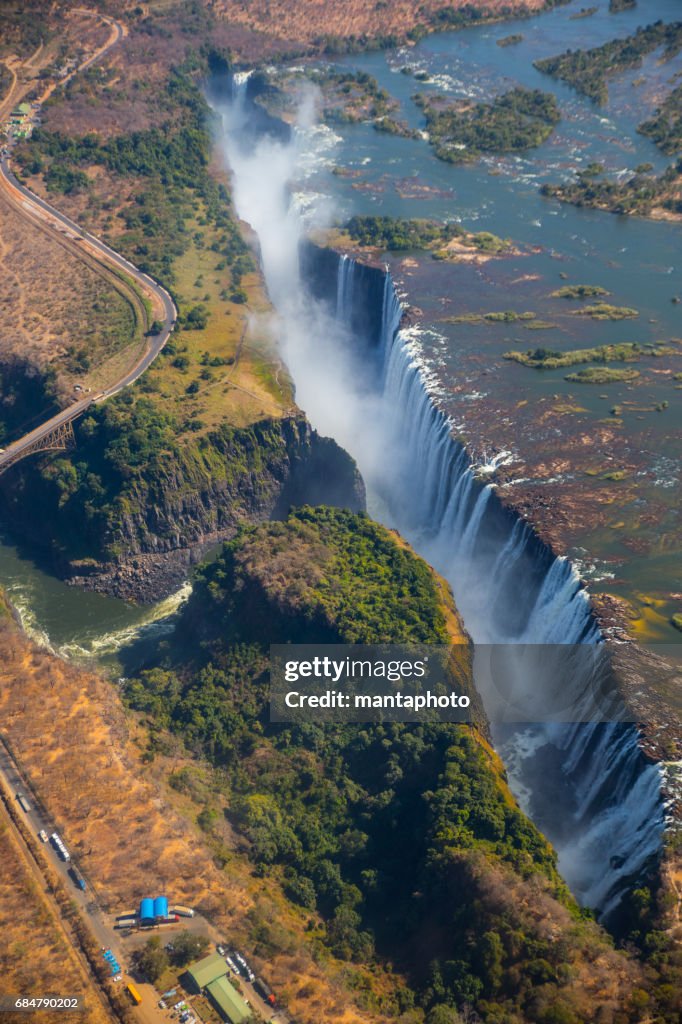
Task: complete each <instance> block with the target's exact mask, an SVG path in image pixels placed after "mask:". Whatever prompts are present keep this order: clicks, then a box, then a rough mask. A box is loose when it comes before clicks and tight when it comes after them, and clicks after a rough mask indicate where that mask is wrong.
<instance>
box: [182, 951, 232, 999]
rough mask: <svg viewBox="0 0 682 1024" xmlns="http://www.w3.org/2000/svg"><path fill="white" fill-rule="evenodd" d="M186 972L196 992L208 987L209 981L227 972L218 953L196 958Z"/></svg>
mask: <svg viewBox="0 0 682 1024" xmlns="http://www.w3.org/2000/svg"><path fill="white" fill-rule="evenodd" d="M187 973H188V974H189V976H190V978H191V979H192V981H193V982H194V984H195V986H196V990H197V992H201V990H202V989H204V988H208V986H209V985H210V984H211V982H213V981H216V980H217V979H218V978H222V977H225V975H226V974H227V964H226V963H225V961H224V960H223V958H222V957H221V956H220V955H219V954H218V953H211V955H210V956H205V957H204V959H203V960H197V962H196V963H195V964H192V966H191V967H188V968H187Z"/></svg>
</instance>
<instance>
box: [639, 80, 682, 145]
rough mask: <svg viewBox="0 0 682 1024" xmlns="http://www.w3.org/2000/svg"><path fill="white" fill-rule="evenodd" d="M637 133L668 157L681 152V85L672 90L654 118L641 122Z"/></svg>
mask: <svg viewBox="0 0 682 1024" xmlns="http://www.w3.org/2000/svg"><path fill="white" fill-rule="evenodd" d="M637 131H638V132H639V133H640V135H646V137H647V138H649V139H651V141H652V142H655V143H656V145H657V146H658V148H659V149H660V150H662V151H663V152H664V153H667V154H668V156H676V155H678V154H679V153H681V152H682V85H678V86H677V88H676V89H673V91H672V92H671V93H670V95H669V96H667V97H666V98H665V100H664V101H663V103H662V104H661V106H660V107H659V108H658V110H657V111H656V113H655V114H654V116H653V117H652V118H651V119H650V120H649V121H643V122H642V124H640V125H639V127H638V128H637Z"/></svg>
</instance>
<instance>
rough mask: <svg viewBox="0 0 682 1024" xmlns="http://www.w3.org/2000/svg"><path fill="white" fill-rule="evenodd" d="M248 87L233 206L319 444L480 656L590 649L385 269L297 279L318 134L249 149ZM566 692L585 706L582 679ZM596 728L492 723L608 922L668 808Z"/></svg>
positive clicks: (614, 728)
mask: <svg viewBox="0 0 682 1024" xmlns="http://www.w3.org/2000/svg"><path fill="white" fill-rule="evenodd" d="M244 91H245V90H240V96H239V99H238V102H234V103H233V104H232V108H233V109H232V110H230V111H227V112H226V113H225V117H224V128H225V133H226V139H227V140H228V142H229V151H228V154H227V155H228V162H229V163H230V165H231V168H232V172H233V183H234V199H235V205H236V208H237V210H238V212H239V215H240V216H241V217H242V218H243V219H244V220H246V221H248V222H249V223H250V224H251V225H252V227H253V228H254V230H255V231H256V232H257V234H258V237H259V242H260V252H261V259H262V263H263V269H264V273H265V278H266V282H267V286H268V290H269V294H270V297H271V299H272V301H273V303H274V305H275V307H276V309H277V313H278V325H277V332H278V333H277V340H278V342H279V344H280V346H281V349H282V351H283V354H284V358H285V360H286V362H287V365H288V367H289V369H290V372H291V374H292V377H293V379H294V381H295V383H296V395H297V401H298V402H299V404H300V405H301V407H302V408H304V409H305V410H306V412H307V414H308V416H309V418H310V420H311V422H312V423H313V425H314V426H315V427H316V428H317V429H318V430H319V431H320V432H321V433H324V434H327V435H329V436H332V437H334V438H335V439H336V440H337V441H338V442H339V443H340V444H342V445H343V446H344V447H345V448H346V449H347V450H348V451H349V452H350V454H351V455H353V456H354V457H355V459H356V460H357V462H358V465H359V467H360V470H361V472H362V474H363V477H364V479H365V482H366V485H367V492H368V499H369V500H371V502H372V508H373V511H374V510H376V512H375V514H376V515H377V518H380V519H381V520H382V521H383V522H385V523H386V524H387V525H390V526H394V527H396V528H397V529H399V530H400V532H401V533H402V534H403V535H404V536H405V537H406V538H407V540H409V541H410V543H411V544H412V545H413V547H414V548H415V550H417V551H418V552H419V553H420V554H421V555H422V556H423V557H424V558H426V560H427V561H429V562H430V563H431V564H432V565H433V566H434V567H435V568H436V569H437V570H438V571H439V572H440V573H441V574H442V575H443V576H445V577H446V578H447V579H448V581H449V583H450V584H451V586H452V589H453V592H454V595H455V600H456V602H457V606H458V608H459V610H460V612H461V614H462V617H463V619H464V622H465V625H466V627H467V629H468V631H469V633H470V634H471V636H472V638H473V640H474V642H475V644H476V645H477V655H476V659H475V660H476V661H480V658H479V653H480V651H481V650H482V649H483V645H486V644H492V645H504V644H513V645H516V649H517V650H518V649H519V645H520V644H521V645H523V644H530V645H535V644H555V645H567V644H575V645H578V644H581V645H585V646H586V647H587V648H588V649H589V650H596V649H597V648H596V645H597V644H598V642H599V641H600V640H601V637H600V634H599V630H598V627H597V625H596V623H595V621H594V618H593V616H592V614H591V609H590V603H589V600H588V598H587V594H586V591H585V589H584V587H583V586H582V583H581V581H580V579H579V578H578V576H577V574H576V572H575V570H574V568H573V566H572V565H571V564H570V562H568V561H567V560H566V559H564V558H561V557H555V556H554V555H553V554H552V552H551V551H550V550H549V549H548V548H547V547H546V546H545V545H544V544H543V543H542V542H541V541H540V540H539V539H538V538H537V536H536V535H535V533H534V531H533V530H532V528H531V527H530V526H529V525H528V524H527V523H525V522H522V521H521V520H520V519H518V517H515V516H514V514H513V513H511V512H510V511H509V510H507V509H505V508H504V507H503V505H502V503H501V502H500V500H499V498H498V495H497V493H496V491H495V488H494V486H491V485H490V482H489V476H490V473H489V472H487V473H486V472H485V471H481V470H480V469H477V467H476V466H475V465H474V464H473V463H472V460H471V458H470V456H469V454H468V452H467V451H466V449H465V448H464V447H463V445H462V444H461V443H460V442H459V441H457V440H456V439H455V438H454V437H453V430H452V424H451V422H450V421H449V419H448V417H447V416H446V415H445V414H444V413H443V411H442V410H441V408H440V407H439V405H438V403H437V400H436V397H435V396H434V395H433V393H432V392H431V391H430V390H429V388H430V384H429V379H428V376H427V375H426V373H425V372H424V370H423V368H422V366H421V365H420V360H419V348H418V331H417V329H415V328H410V327H406V326H403V323H402V321H403V308H402V304H401V302H400V298H399V296H398V294H397V292H396V289H395V287H394V284H393V281H392V279H391V276H390V274H389V273H388V272H385V273H384V276H383V280H382V281H381V290H379V289H377V288H376V287H375V286H376V284H378V281H377V278H376V275H377V274H378V273H380V271H377V270H373V269H371V268H369V269H368V268H367V267H363V266H361V265H359V264H358V263H357V262H356V261H355V260H353V259H352V257H349V256H343V257H340V258H339V263H338V266H334V265H333V261H330V260H329V259H328V258H327V259H326V262H325V267H326V268H327V270H329V271H331V273H329V274H328V276H325V278H324V280H323V281H322V280H321V281H318V282H316V286H319V287H317V291H316V296H318V297H319V298H322V299H324V300H325V301H323V302H320V301H318V299H317V298H313V296H312V294H311V291H310V290H309V289H308V288H307V287H306V282H305V281H301V278H300V262H299V258H298V252H299V250H298V244H299V239H300V238H301V237H302V236H303V222H302V218H301V216H300V215H299V213H298V212H297V209H296V206H295V204H294V203H292V202H291V199H290V192H289V191H288V183H289V182H291V181H292V180H293V181H300V179H301V175H305V173H306V172H305V167H310V165H311V162H310V161H302V162H297V161H298V156H299V155H300V153H301V150H302V149H305V147H308V154H309V151H310V147H311V146H312V147H314V146H315V145H316V142H315V136H314V133H311V129H310V126H308V127H307V128H306V125H305V124H303V125H301V126H298V127H295V128H294V129H293V130H292V135H291V138H290V139H289V140H287V141H283V140H282V138H281V137H275V136H273V135H272V134H270V135H267V136H266V137H260V138H257V137H255V136H254V135H252V136H251V138H248V137H247V133H246V132H245V131H244V119H243V118H242V117H241V111H240V109H239V108H240V106H241V104H242V103H243V102H245V104H246V107H247V108H248V97H246V98H245V100H244V99H243V97H244ZM235 108H236V109H235ZM306 132H307V133H308V134H307V135H306ZM327 257H328V254H327ZM370 279H371V280H370ZM371 281H374V284H371ZM379 304H380V305H379ZM370 321H371V323H370ZM363 332H364V333H363ZM487 462H488V466H489V465H490V460H487ZM487 468H488V467H485V469H487ZM498 649H499V648H498ZM544 650H547V651H552V650H554V651H556V650H557V649H556V648H544ZM476 671H477V673H478V671H479V670H478V669H476ZM477 682H479V676H478V674H477ZM550 682H551V680H550ZM587 682H589V679H588V680H587ZM569 684H570V686H571V689H572V690H574V691H575V696H576V701H581V702H582V701H583V698H584V692H583V691H585V692H586V691H587V689H588V687H586V686H585V680H583V679H575V680H570V678H569ZM480 688H481V692H482V693H483V696H484V700H485V694H484V691H483V687H482V686H481V687H480ZM541 696H542V695H541V694H538V697H541ZM582 708H583V704H582V703H581V704H580V709H582ZM604 717H605V716H601V718H600V720H597V718H596V717H595V719H594V720H591V719H590V718H589V714H588V715H586V716H582V718H583V720H582V721H578V722H577V723H576V724H561V725H557V724H554V725H550V724H541V725H537V724H534V725H529V726H514V727H509V726H504V727H500V726H496V725H495V723H494V722H493V731H494V739H495V743H496V746H497V747H498V749H499V750H500V753H501V756H502V757H503V760H504V761H505V764H506V766H507V769H508V774H509V778H510V784H511V785H512V788H513V789H514V791H515V793H516V794H517V797H518V799H519V801H520V803H521V804H522V806H523V807H524V809H525V810H526V811H527V812H528V813H529V814H530V815H531V816H532V817H533V818H534V819H535V820H536V821H537V822H538V824H539V825H540V827H541V828H542V830H543V831H544V832H545V833H546V834H547V835H548V837H549V839H550V840H551V841H552V842H553V843H554V844H555V846H556V848H557V850H558V853H559V862H560V867H561V870H562V872H563V873H564V875H565V877H566V879H567V881H568V882H569V884H570V885H571V887H572V889H573V891H574V893H575V894H576V896H577V897H578V898H579V899H580V900H581V901H582V902H583V903H585V904H586V905H590V906H594V907H595V908H596V909H598V910H599V911H600V912H601V913H602V914H610V913H612V911H613V910H614V909H615V908H616V907H617V905H618V902H619V900H620V898H621V896H622V894H623V892H624V891H625V890H626V889H627V888H628V887H629V886H631V885H632V884H633V883H634V882H635V881H636V880H637V879H638V878H639V877H641V876H642V874H643V872H644V871H645V869H646V868H647V867H648V865H649V862H650V860H651V858H653V857H655V856H656V855H657V853H658V851H659V850H660V848H661V842H662V831H663V806H662V800H661V773H660V769H659V766H657V765H652V764H649V763H648V762H647V761H646V760H645V758H644V756H643V755H642V753H641V750H640V747H639V742H638V733H637V730H636V728H635V727H634V726H633V725H632V724H629V723H627V722H624V721H620V722H615V721H614V722H609V721H608V720H607V721H604ZM536 721H537V719H536Z"/></svg>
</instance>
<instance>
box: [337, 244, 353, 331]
mask: <svg viewBox="0 0 682 1024" xmlns="http://www.w3.org/2000/svg"><path fill="white" fill-rule="evenodd" d="M352 283H353V260H352V259H351V258H350V256H341V257H340V258H339V273H338V278H337V282H336V319H337V320H338V321H339V322H340V323H344V322H345V323H348V322H349V315H348V314H349V309H350V306H351V301H352Z"/></svg>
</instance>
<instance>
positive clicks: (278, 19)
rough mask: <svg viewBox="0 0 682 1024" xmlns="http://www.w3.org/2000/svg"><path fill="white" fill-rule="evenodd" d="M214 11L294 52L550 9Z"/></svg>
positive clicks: (426, 0) (512, 3) (419, 0)
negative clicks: (321, 43)
mask: <svg viewBox="0 0 682 1024" xmlns="http://www.w3.org/2000/svg"><path fill="white" fill-rule="evenodd" d="M209 6H210V8H211V10H213V12H214V13H215V14H216V15H217V16H218V17H221V18H224V19H226V20H227V21H229V22H230V23H232V24H238V25H242V26H244V27H246V28H249V29H252V30H253V31H255V32H262V33H263V34H266V35H273V36H275V37H276V38H278V39H281V40H284V41H286V42H287V43H288V44H289V45H290V46H291V47H292V48H295V47H296V45H299V46H300V45H301V44H311V43H313V44H314V43H315V42H316V41H318V40H320V39H321V38H322V37H324V36H334V37H338V38H339V39H347V38H349V37H351V36H355V37H356V38H361V37H368V38H370V39H371V38H373V37H382V36H383V37H385V36H387V35H396V36H398V37H400V38H404V37H405V36H406V35H407V33H408V32H409V31H410V30H411V29H413V28H414V27H415V26H416V25H418V24H421V25H425V24H426V25H429V24H430V23H431V22H432V19H433V18H434V17H437V15H438V13H439V12H440V11H458V10H460V9H462V8H464V7H471V6H473V7H475V8H476V9H477V10H479V11H481V12H482V13H483V15H484V16H485V17H489V18H495V17H502V16H506V17H508V16H509V13H510V11H516V12H517V13H518V14H524V13H526V12H527V11H538V10H541V9H542V8H543V7H545V6H546V3H545V0H478V2H477V3H474V4H470V3H469V2H468V0H450V2H447V0H389V2H386V0H378V2H372V0H370V2H369V3H367V2H365V0H343V2H342V3H339V2H338V0H298V2H297V3H292V2H291V0H209Z"/></svg>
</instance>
